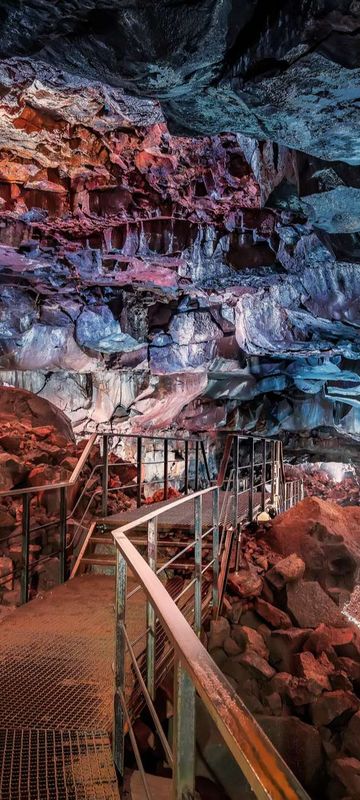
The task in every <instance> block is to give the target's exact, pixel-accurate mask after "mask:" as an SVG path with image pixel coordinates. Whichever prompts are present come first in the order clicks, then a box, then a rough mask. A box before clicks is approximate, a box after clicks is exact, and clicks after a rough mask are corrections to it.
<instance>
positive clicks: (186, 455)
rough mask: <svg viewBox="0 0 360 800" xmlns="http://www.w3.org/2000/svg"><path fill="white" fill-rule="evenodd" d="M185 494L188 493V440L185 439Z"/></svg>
mask: <svg viewBox="0 0 360 800" xmlns="http://www.w3.org/2000/svg"><path fill="white" fill-rule="evenodd" d="M184 488H185V494H189V440H188V439H185V487H184Z"/></svg>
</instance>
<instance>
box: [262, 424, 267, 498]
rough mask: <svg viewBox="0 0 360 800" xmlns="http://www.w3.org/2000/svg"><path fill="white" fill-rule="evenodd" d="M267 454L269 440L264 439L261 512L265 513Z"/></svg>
mask: <svg viewBox="0 0 360 800" xmlns="http://www.w3.org/2000/svg"><path fill="white" fill-rule="evenodd" d="M266 453H267V440H266V439H263V442H262V473H261V510H262V511H265V505H266V491H265V490H266Z"/></svg>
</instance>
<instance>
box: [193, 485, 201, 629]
mask: <svg viewBox="0 0 360 800" xmlns="http://www.w3.org/2000/svg"><path fill="white" fill-rule="evenodd" d="M194 512H195V529H194V537H195V551H194V552H195V607H194V617H195V619H194V630H195V633H196V635H197V636H200V633H201V583H202V580H201V578H202V576H201V567H202V538H201V534H202V497H201V496H199V497H196V498H195V500H194Z"/></svg>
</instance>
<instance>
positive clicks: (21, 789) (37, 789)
mask: <svg viewBox="0 0 360 800" xmlns="http://www.w3.org/2000/svg"><path fill="white" fill-rule="evenodd" d="M0 768H1V773H0V798H1V800H116V798H119V794H118V788H117V781H116V776H115V772H114V768H113V763H112V754H111V747H110V742H109V737H108V736H107V734H106V733H105V734H102V733H85V732H79V731H54V730H26V729H22V730H9V729H6V730H1V729H0Z"/></svg>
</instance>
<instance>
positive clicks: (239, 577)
mask: <svg viewBox="0 0 360 800" xmlns="http://www.w3.org/2000/svg"><path fill="white" fill-rule="evenodd" d="M228 586H229V587H230V588H231V589H232V590H233V591H234V592H236V594H238V595H240V597H254V596H256V595H259V594H261V589H262V580H261V578H260V576H259V575H258V573H257V572H254V571H253V570H247V569H240V570H239V572H234V573H232V574H231V575H230V576H229V580H228Z"/></svg>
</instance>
